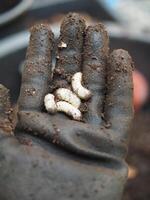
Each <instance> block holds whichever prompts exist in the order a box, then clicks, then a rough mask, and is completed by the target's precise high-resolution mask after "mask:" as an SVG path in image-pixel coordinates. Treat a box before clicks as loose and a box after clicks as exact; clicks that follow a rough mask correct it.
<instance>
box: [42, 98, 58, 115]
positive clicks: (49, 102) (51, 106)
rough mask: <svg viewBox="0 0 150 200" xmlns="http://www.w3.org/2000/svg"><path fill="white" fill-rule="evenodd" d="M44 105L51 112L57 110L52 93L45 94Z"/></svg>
mask: <svg viewBox="0 0 150 200" xmlns="http://www.w3.org/2000/svg"><path fill="white" fill-rule="evenodd" d="M44 105H45V108H46V110H47V111H48V112H49V113H51V114H54V113H56V112H57V106H56V103H55V97H54V95H53V94H47V95H46V96H45V98H44Z"/></svg>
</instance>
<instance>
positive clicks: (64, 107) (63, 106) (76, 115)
mask: <svg viewBox="0 0 150 200" xmlns="http://www.w3.org/2000/svg"><path fill="white" fill-rule="evenodd" d="M56 105H57V111H59V112H64V113H65V114H66V115H68V116H70V117H71V118H73V119H74V120H77V121H80V120H81V118H82V114H81V112H80V110H79V109H77V108H75V107H74V106H73V105H71V104H70V103H68V102H65V101H58V102H57V103H56Z"/></svg>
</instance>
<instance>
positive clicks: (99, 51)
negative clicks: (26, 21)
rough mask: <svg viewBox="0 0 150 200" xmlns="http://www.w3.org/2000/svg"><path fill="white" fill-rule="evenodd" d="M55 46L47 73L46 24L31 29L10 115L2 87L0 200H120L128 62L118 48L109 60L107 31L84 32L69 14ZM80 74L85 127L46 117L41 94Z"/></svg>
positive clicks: (49, 38)
mask: <svg viewBox="0 0 150 200" xmlns="http://www.w3.org/2000/svg"><path fill="white" fill-rule="evenodd" d="M62 42H64V43H65V44H66V46H65V47H64V48H63V47H61V45H60V44H62ZM56 46H57V50H56V55H55V56H56V58H57V62H56V68H55V70H54V71H53V73H52V54H53V53H55V52H54V49H55V48H54V37H53V33H52V31H51V29H50V26H49V25H48V24H39V25H35V26H34V27H33V28H32V29H31V38H30V44H29V47H28V50H27V56H26V61H25V67H24V71H23V75H22V85H21V89H20V97H19V100H18V104H17V106H16V108H15V109H14V110H15V112H13V111H12V109H11V105H10V102H9V93H8V90H7V89H6V88H5V87H4V86H2V85H1V86H0V111H1V113H0V199H2V200H18V199H21V200H31V199H32V200H42V199H44V200H49V199H51V200H69V199H72V200H84V199H90V200H100V199H101V200H120V199H121V196H122V192H123V188H124V184H125V182H126V178H127V165H126V163H125V161H124V159H125V156H126V153H127V146H128V135H127V131H128V129H129V127H130V123H131V119H132V117H133V108H132V89H133V85H132V69H133V63H132V59H131V57H130V56H129V54H128V53H127V52H126V51H124V50H121V49H119V50H114V51H113V52H112V53H111V54H109V40H108V36H107V33H106V31H105V28H104V26H103V25H102V24H97V25H94V26H89V27H87V28H86V26H85V22H84V20H83V19H82V18H81V17H80V16H79V15H78V14H74V13H72V14H68V15H67V16H66V17H65V18H64V21H63V22H62V25H61V30H60V37H59V40H58V43H57V44H56ZM79 71H82V72H83V76H84V83H85V84H86V85H87V86H88V89H89V90H90V91H91V92H92V98H91V99H90V100H89V101H87V112H85V113H84V115H83V121H75V120H72V119H70V118H69V117H68V116H66V115H65V114H63V113H57V114H55V115H50V114H48V113H46V112H45V110H44V106H43V102H44V96H45V95H46V94H47V93H48V92H50V91H51V92H52V91H53V90H54V89H55V88H57V87H62V86H64V87H68V86H69V85H70V79H69V78H68V77H71V76H72V75H73V74H74V73H75V72H79Z"/></svg>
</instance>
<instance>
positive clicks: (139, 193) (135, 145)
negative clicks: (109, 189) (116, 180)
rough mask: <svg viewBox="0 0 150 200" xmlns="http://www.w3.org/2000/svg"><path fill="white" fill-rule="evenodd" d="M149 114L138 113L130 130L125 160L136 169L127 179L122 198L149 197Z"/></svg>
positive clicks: (143, 198) (135, 199)
mask: <svg viewBox="0 0 150 200" xmlns="http://www.w3.org/2000/svg"><path fill="white" fill-rule="evenodd" d="M149 133H150V114H144V113H139V114H138V115H137V116H136V117H135V120H134V123H133V127H132V129H131V131H130V135H131V142H130V146H129V153H128V156H127V162H128V164H129V165H130V166H132V167H134V168H135V169H136V170H137V175H136V176H135V177H133V178H131V179H128V182H127V185H126V188H125V192H124V196H123V200H149V199H150V189H149V187H150V145H149V143H150V134H149Z"/></svg>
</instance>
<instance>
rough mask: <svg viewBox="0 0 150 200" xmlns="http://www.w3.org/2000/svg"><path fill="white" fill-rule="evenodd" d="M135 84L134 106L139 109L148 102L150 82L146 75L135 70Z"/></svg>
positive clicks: (136, 109)
mask: <svg viewBox="0 0 150 200" xmlns="http://www.w3.org/2000/svg"><path fill="white" fill-rule="evenodd" d="M133 84H134V98H133V101H134V108H135V111H138V110H139V109H140V108H141V107H142V105H143V104H144V103H145V102H146V100H147V97H148V83H147V81H146V79H145V77H144V76H143V75H142V74H141V73H140V72H139V71H137V70H135V71H134V72H133Z"/></svg>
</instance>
